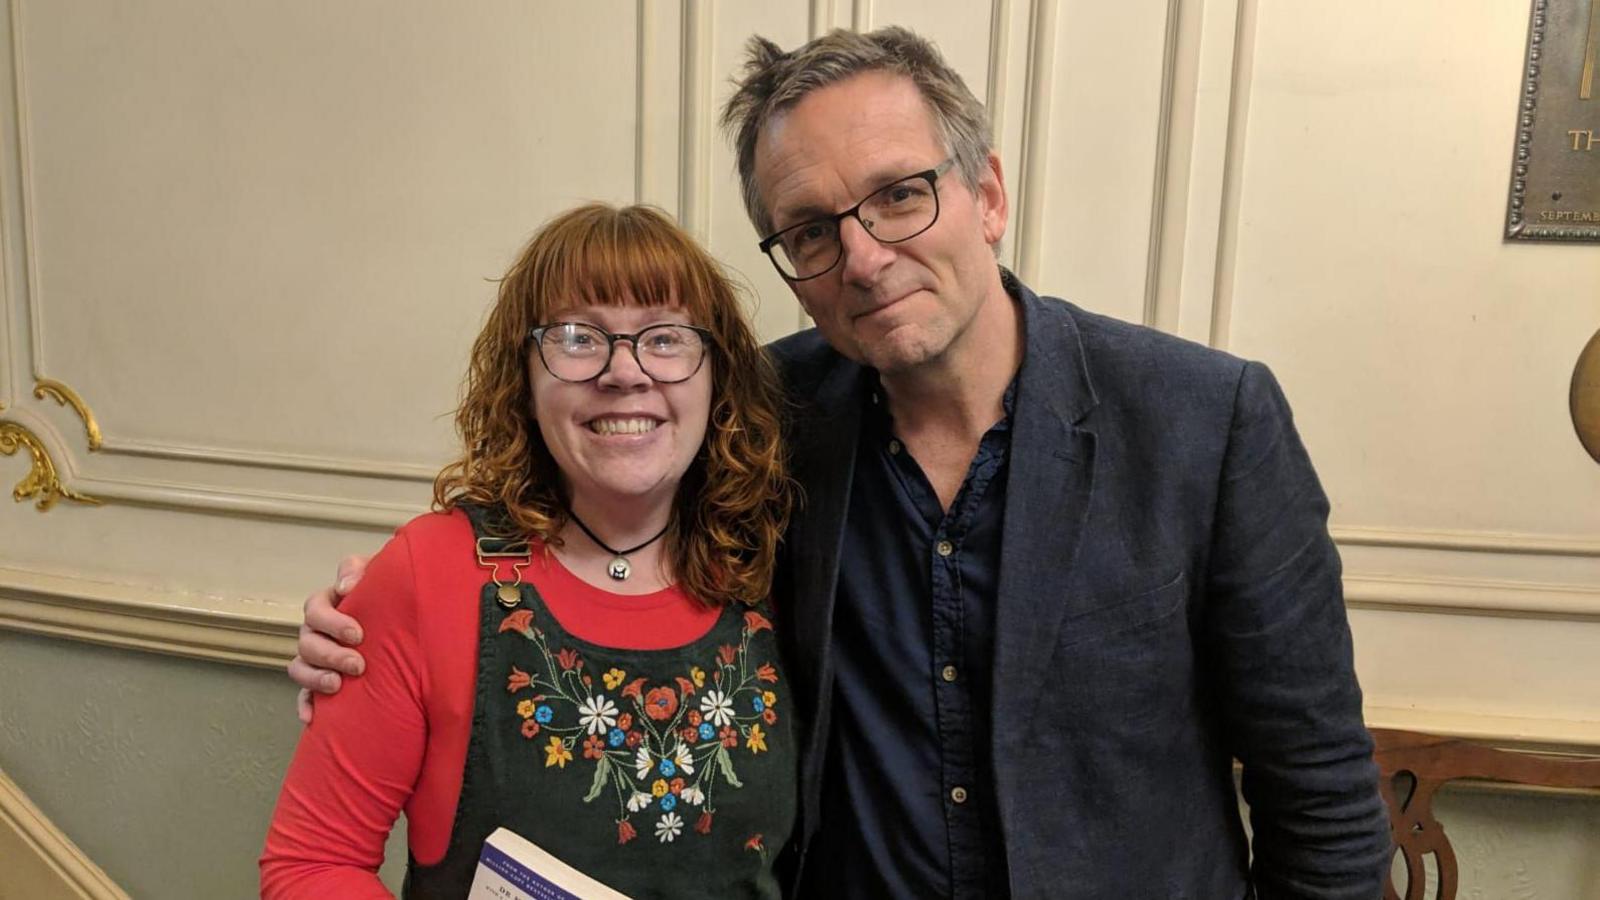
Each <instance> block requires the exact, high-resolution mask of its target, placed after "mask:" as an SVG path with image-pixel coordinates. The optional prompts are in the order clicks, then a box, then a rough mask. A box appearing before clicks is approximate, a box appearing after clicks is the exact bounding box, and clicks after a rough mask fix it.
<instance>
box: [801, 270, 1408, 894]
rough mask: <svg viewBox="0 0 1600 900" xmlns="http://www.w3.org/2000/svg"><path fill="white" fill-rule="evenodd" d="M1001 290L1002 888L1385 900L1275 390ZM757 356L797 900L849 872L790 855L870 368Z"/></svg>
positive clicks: (1343, 665) (1312, 497) (821, 700)
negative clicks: (1004, 340)
mask: <svg viewBox="0 0 1600 900" xmlns="http://www.w3.org/2000/svg"><path fill="white" fill-rule="evenodd" d="M1005 277H1006V279H1007V285H1008V287H1009V288H1011V289H1012V290H1013V293H1014V295H1015V296H1017V297H1018V302H1019V304H1020V306H1021V311H1022V320H1023V326H1024V332H1025V341H1026V351H1025V355H1024V358H1023V363H1022V368H1021V371H1020V373H1019V374H1018V385H1017V395H1016V407H1015V412H1014V416H1013V422H1012V427H1013V431H1012V437H1011V441H1012V443H1011V454H1010V463H1009V472H1008V474H1007V476H1006V483H1005V484H1006V509H1005V521H1004V526H1003V531H1002V549H1001V557H1000V560H1001V562H1000V565H1001V573H1000V581H999V591H998V598H997V602H998V604H999V606H998V610H997V613H996V616H997V633H996V639H995V654H994V659H995V664H994V667H995V671H994V697H993V698H992V704H993V706H992V711H993V722H994V730H993V734H992V735H990V736H989V739H988V741H987V750H988V752H990V753H992V754H993V755H994V767H995V772H996V780H997V782H998V783H997V784H995V785H992V786H991V788H992V789H993V790H994V791H996V796H997V797H998V802H999V809H1000V818H1001V822H1002V828H1003V831H1004V834H1003V838H1004V843H1005V848H1006V860H1007V862H1008V865H1009V869H1010V878H1011V887H1012V894H1013V895H1014V896H1016V897H1052V898H1075V897H1082V898H1144V897H1162V898H1167V897H1174V898H1175V897H1186V898H1206V900H1211V898H1237V897H1244V896H1249V895H1250V893H1251V891H1254V894H1255V896H1258V897H1261V898H1275V897H1318V898H1333V897H1338V898H1346V897H1348V898H1363V900H1365V898H1376V897H1379V896H1381V895H1382V876H1383V873H1384V871H1385V870H1386V869H1387V867H1388V861H1389V832H1388V825H1387V818H1386V815H1385V812H1384V807H1383V803H1382V801H1381V799H1380V798H1379V794H1378V791H1377V778H1378V774H1377V769H1376V767H1375V766H1374V765H1373V762H1372V743H1371V737H1370V735H1369V734H1368V732H1367V730H1366V728H1365V726H1364V724H1363V721H1362V716H1361V692H1360V688H1359V687H1358V686H1357V684H1356V677H1355V672H1354V668H1353V665H1352V660H1351V645H1350V629H1349V624H1348V620H1347V617H1346V615H1345V608H1344V602H1343V595H1342V590H1341V584H1340V564H1339V557H1338V554H1337V552H1336V550H1335V548H1334V545H1333V542H1332V540H1331V539H1330V538H1329V536H1328V530H1327V515H1328V501H1327V498H1326V496H1325V495H1324V494H1323V491H1322V488H1321V486H1320V485H1319V483H1318V481H1317V478H1316V474H1315V473H1314V472H1313V471H1312V468H1311V463H1310V460H1309V459H1308V458H1307V456H1306V452H1305V449H1304V447H1303V446H1302V445H1301V442H1300V439H1299V437H1298V435H1297V434H1296V432H1295V429H1294V425H1293V422H1292V420H1291V416H1290V412H1289V407H1288V404H1287V402H1286V401H1285V400H1284V397H1283V394H1282V393H1281V392H1280V391H1279V389H1278V386H1277V384H1276V382H1275V381H1274V379H1273V377H1272V375H1271V374H1270V373H1269V372H1268V371H1267V369H1266V368H1265V367H1264V366H1262V365H1260V364H1259V363H1251V362H1246V361H1243V360H1240V359H1237V358H1235V357H1232V356H1229V355H1227V354H1225V353H1221V352H1218V351H1215V350H1211V349H1209V348H1206V347H1203V346H1200V345H1197V344H1194V343H1191V342H1188V341H1184V340H1180V339H1178V338H1174V337H1172V336H1170V335H1166V334H1163V333H1161V332H1159V331H1155V330H1152V329H1149V328H1143V327H1139V326H1135V325H1129V324H1127V323H1124V322H1120V321H1117V320H1114V319H1109V318H1106V317H1104V316H1098V315H1093V314H1090V313H1087V312H1085V311H1083V310H1081V309H1079V308H1077V307H1076V306H1073V305H1072V304H1070V303H1066V302H1064V301H1061V300H1057V299H1054V298H1041V297H1039V296H1037V295H1035V294H1034V293H1033V292H1032V291H1030V290H1028V289H1027V288H1026V287H1025V286H1023V285H1021V284H1020V283H1017V282H1016V281H1015V279H1014V278H1012V277H1011V276H1010V275H1009V273H1005ZM771 349H772V352H773V355H774V358H775V360H776V362H777V364H778V366H779V369H780V371H781V373H782V375H783V377H784V381H785V384H786V387H787V389H788V392H789V398H790V402H791V404H792V405H793V409H792V410H791V415H790V422H791V431H790V441H791V453H792V454H793V456H792V458H793V464H794V471H795V475H796V477H797V478H798V479H799V481H800V483H801V485H802V487H803V489H804V491H805V500H804V502H803V504H802V507H801V509H800V511H799V512H798V513H797V515H796V518H795V520H794V522H793V524H792V525H791V528H790V530H789V533H788V535H787V537H786V553H785V554H784V561H783V563H782V564H781V565H782V567H783V568H782V569H780V572H779V575H778V584H777V585H775V591H776V593H777V595H778V597H779V606H778V614H779V615H780V617H781V618H782V619H783V620H784V625H785V627H783V628H781V629H780V634H782V635H785V636H786V637H787V640H788V642H789V646H788V648H787V649H788V650H789V653H790V656H789V663H788V667H789V672H790V677H791V678H792V679H793V681H794V685H795V696H796V697H797V699H799V700H800V701H801V702H802V704H803V706H802V712H804V713H807V716H806V718H807V719H808V720H809V725H808V727H807V730H806V731H805V732H804V738H803V740H804V753H803V758H802V763H801V766H802V772H801V810H802V813H801V815H802V823H801V830H800V835H801V836H800V838H799V844H798V852H797V856H796V859H797V862H798V865H799V866H800V868H801V884H802V885H803V890H802V892H803V893H807V894H812V893H825V892H826V886H827V883H828V881H829V880H830V879H833V878H847V877H849V873H843V872H831V871H828V870H827V861H826V860H819V859H812V860H809V861H807V860H806V846H807V841H808V840H809V836H810V835H811V834H814V833H815V830H816V829H817V828H819V827H821V828H826V827H827V825H828V823H827V822H823V821H818V810H819V809H820V802H821V790H820V782H821V776H822V766H823V760H824V757H825V753H824V750H825V748H826V746H827V740H828V721H829V720H828V712H829V704H830V701H831V699H832V695H833V691H832V677H833V673H832V666H831V660H830V658H829V652H830V646H831V642H830V639H829V631H830V622H831V619H832V615H833V606H834V589H835V583H836V581H837V576H838V569H839V551H840V545H841V542H842V540H843V535H844V519H845V514H846V510H847V509H848V508H849V491H850V483H851V477H852V469H853V464H854V460H855V457H856V441H857V436H858V434H859V431H860V428H859V425H860V417H861V413H862V410H861V402H862V397H863V393H864V392H863V390H862V378H863V377H864V376H865V374H866V373H865V372H864V370H863V369H862V368H861V367H860V366H858V365H856V364H855V363H852V362H850V361H848V360H846V359H844V358H843V357H841V356H839V355H838V354H837V353H835V352H834V351H833V350H832V349H830V348H829V347H828V345H827V344H826V343H825V342H824V341H823V340H822V338H821V336H820V335H818V334H817V333H816V331H815V330H812V331H806V332H802V333H800V334H796V335H793V336H791V337H789V338H785V339H784V340H781V341H779V342H777V343H776V344H774V345H772V348H771ZM931 677H932V676H931V674H930V678H931ZM979 702H982V698H980V701H979ZM858 752H870V749H869V748H858ZM1234 759H1238V760H1239V761H1240V762H1241V764H1242V767H1243V782H1242V786H1243V793H1244V796H1245V798H1246V800H1247V802H1248V803H1249V808H1250V823H1251V829H1252V832H1253V835H1254V841H1253V851H1254V852H1253V858H1252V854H1251V852H1250V851H1251V845H1250V842H1249V841H1248V840H1247V838H1246V836H1245V833H1244V830H1243V827H1242V824H1241V821H1240V816H1239V812H1238V806H1237V802H1236V800H1235V794H1234V780H1233V768H1232V761H1233V760H1234ZM906 827H908V828H914V827H926V824H925V823H923V824H920V825H919V823H906Z"/></svg>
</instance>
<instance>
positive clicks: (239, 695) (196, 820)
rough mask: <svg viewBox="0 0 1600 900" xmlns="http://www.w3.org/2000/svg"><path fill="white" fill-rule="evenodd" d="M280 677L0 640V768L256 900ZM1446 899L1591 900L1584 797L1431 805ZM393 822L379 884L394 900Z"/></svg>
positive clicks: (91, 850)
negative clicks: (1454, 860)
mask: <svg viewBox="0 0 1600 900" xmlns="http://www.w3.org/2000/svg"><path fill="white" fill-rule="evenodd" d="M294 693H295V692H294V689H293V687H292V686H291V685H290V684H289V682H288V679H287V678H285V677H284V676H283V675H282V674H281V673H279V672H275V671H266V670H261V669H252V668H244V667H237V666H228V665H220V664H214V663H205V662H198V661H193V660H187V659H178V658H173V657H167V656H161V655H157V654H149V653H139V652H133V651H125V650H115V649H110V648H104V647H97V646H92V645H89V644H82V643H78V642H74V641H62V640H54V639H49V638H39V637H33V636H28V635H19V634H12V633H8V632H3V631H0V769H3V770H4V771H5V772H6V774H8V775H9V776H11V778H12V779H13V780H14V781H15V782H16V783H17V784H18V786H20V787H21V788H22V789H23V790H24V791H25V792H27V794H28V796H29V797H30V798H31V799H32V800H33V802H34V803H35V804H37V805H38V806H39V808H40V809H41V810H43V812H44V813H45V815H47V816H49V817H50V818H51V819H52V821H54V822H55V824H56V825H57V826H58V827H59V828H60V829H61V830H62V831H64V832H65V833H66V834H67V835H68V836H69V837H70V838H72V840H73V841H74V842H76V843H77V844H78V846H79V847H80V848H82V849H83V851H84V853H86V854H88V856H89V858H90V859H93V860H94V861H95V862H96V863H97V864H98V865H100V867H101V868H103V869H104V870H105V871H106V873H107V874H108V875H110V876H111V878H112V879H113V880H115V881H116V882H117V883H118V884H119V885H121V886H122V887H123V889H124V890H126V891H128V893H130V894H131V895H132V896H134V897H135V898H146V897H149V898H162V900H168V898H170V900H188V898H195V900H201V898H204V900H215V898H230V897H240V898H246V897H253V896H255V895H256V857H257V856H258V855H259V853H260V850H261V842H262V838H263V836H264V835H265V832H266V826H267V820H268V818H269V817H270V816H271V813H272V805H273V803H274V801H275V800H276V797H277V792H278V785H279V782H280V781H281V779H282V777H283V772H284V770H285V768H286V767H287V766H288V762H289V757H290V755H291V754H292V753H293V752H294V745H295V741H296V739H297V737H298V735H299V731H300V726H299V724H298V722H297V721H296V720H295V717H294ZM1436 808H1437V811H1438V813H1439V817H1440V819H1441V820H1442V821H1443V822H1445V824H1446V826H1447V827H1448V828H1449V830H1450V833H1451V835H1452V838H1453V839H1454V841H1455V846H1456V850H1457V853H1458V855H1459V857H1460V862H1461V875H1462V879H1461V897H1462V900H1474V898H1479V900H1490V898H1504V897H1519V898H1529V900H1538V898H1551V900H1565V898H1594V897H1600V798H1594V797H1570V796H1540V795H1526V794H1508V793H1503V792H1487V791H1484V790H1481V789H1473V788H1462V789H1452V790H1447V791H1446V792H1445V793H1444V794H1443V795H1441V796H1440V797H1439V799H1438V800H1437V806H1436ZM404 846H405V845H404V823H402V824H401V827H399V828H397V829H396V833H395V837H394V838H393V839H392V840H391V841H390V845H389V851H388V854H387V858H388V863H387V864H386V866H385V867H384V876H385V881H386V883H388V884H389V885H390V887H391V889H397V888H398V885H399V877H400V875H401V872H402V869H403V867H404V863H405V850H404Z"/></svg>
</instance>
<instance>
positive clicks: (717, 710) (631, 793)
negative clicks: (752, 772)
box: [499, 609, 779, 854]
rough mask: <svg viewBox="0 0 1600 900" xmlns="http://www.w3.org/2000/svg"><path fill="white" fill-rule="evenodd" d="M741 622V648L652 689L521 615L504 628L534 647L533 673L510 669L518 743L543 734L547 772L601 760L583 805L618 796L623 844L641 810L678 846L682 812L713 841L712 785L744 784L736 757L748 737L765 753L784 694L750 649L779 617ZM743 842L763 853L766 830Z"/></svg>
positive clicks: (719, 651) (749, 615)
mask: <svg viewBox="0 0 1600 900" xmlns="http://www.w3.org/2000/svg"><path fill="white" fill-rule="evenodd" d="M743 619H744V621H743V628H742V629H741V631H740V638H739V642H738V643H737V644H722V645H721V646H719V647H717V648H716V651H715V654H714V661H713V662H712V664H711V665H709V666H707V667H705V668H702V667H700V666H689V667H688V669H687V671H686V672H685V674H683V675H675V676H671V677H670V678H668V679H665V680H663V681H659V682H655V683H652V682H651V680H650V679H649V678H647V677H635V678H633V679H632V680H629V679H628V672H626V671H624V670H623V669H621V668H618V667H614V666H605V667H600V666H590V665H589V664H588V661H586V660H585V659H584V657H583V654H582V653H580V652H579V651H577V650H574V649H572V648H570V647H558V648H552V647H551V646H550V643H549V642H548V640H547V638H546V636H545V633H544V632H543V631H542V630H541V629H539V628H537V627H535V626H534V623H533V612H532V611H531V610H527V609H519V610H516V611H514V612H512V613H510V614H509V615H507V616H506V617H505V619H504V620H502V621H501V623H500V626H499V633H504V632H513V633H516V634H518V635H521V636H522V637H523V638H525V639H526V640H528V641H529V642H530V643H531V644H532V645H533V647H534V648H535V650H536V660H535V664H534V665H533V666H530V667H529V671H524V670H523V669H520V668H518V667H515V666H512V667H511V671H510V674H509V675H508V676H507V678H506V690H507V691H508V692H509V693H511V694H520V693H522V692H524V691H527V692H531V693H529V694H528V695H526V696H522V697H520V698H518V700H517V704H516V712H517V716H518V719H519V723H518V727H519V728H520V729H521V734H522V736H523V737H525V738H528V739H530V740H531V739H532V738H534V737H535V736H536V735H540V734H546V735H548V737H549V740H548V742H547V743H546V744H545V745H544V746H542V747H541V748H540V749H541V750H543V752H544V768H552V767H554V768H561V769H565V768H566V766H567V763H569V762H574V759H573V757H574V751H575V750H579V749H580V748H581V756H582V759H583V760H584V763H583V764H584V765H585V766H587V765H588V763H590V762H592V763H593V765H594V769H593V770H592V779H591V782H590V785H589V790H588V792H587V793H586V794H585V795H584V797H583V800H584V802H585V803H593V802H594V801H596V800H598V799H600V798H601V797H602V796H606V795H610V796H612V798H613V800H614V802H615V803H616V805H617V818H616V819H614V820H613V821H614V822H615V824H616V826H617V843H618V844H626V843H628V842H629V841H632V840H634V839H635V838H637V837H638V831H637V829H636V828H635V826H634V824H633V822H632V816H633V815H635V814H651V815H655V816H656V822H655V835H656V839H657V840H658V841H660V842H661V843H670V842H672V841H675V840H676V839H677V838H678V837H679V836H681V835H682V834H683V832H684V829H685V826H686V822H685V820H684V818H683V817H682V816H680V815H679V807H680V806H682V807H684V810H683V814H684V815H688V814H689V810H690V809H691V808H692V809H693V810H694V813H695V821H694V827H693V830H694V832H695V833H696V834H700V835H708V834H710V833H711V830H712V828H713V823H714V822H715V819H716V816H715V813H716V805H715V803H714V794H715V792H716V790H717V789H719V788H723V787H724V785H725V786H726V789H738V788H742V787H743V786H744V784H743V782H741V781H740V780H739V778H738V776H737V775H736V774H735V772H734V764H733V762H734V761H733V756H732V755H731V754H730V753H729V751H731V750H734V749H737V748H738V747H739V745H740V743H741V742H742V743H743V744H744V745H745V746H746V747H748V748H749V749H750V752H751V754H752V755H755V754H760V753H764V752H768V750H769V748H768V744H767V742H768V740H769V739H770V738H771V737H772V735H771V734H769V733H768V732H767V731H766V730H764V729H763V726H766V727H767V728H770V727H771V726H772V724H773V722H775V721H776V715H775V713H774V712H773V707H774V706H776V705H777V704H778V699H779V695H778V694H777V692H776V691H774V690H772V689H770V688H769V687H767V685H777V683H778V671H777V669H776V667H774V666H773V664H772V663H770V662H766V661H762V662H760V663H759V664H758V663H757V662H756V660H753V659H751V658H750V657H751V655H752V654H751V648H750V642H751V637H752V636H753V635H755V634H757V633H758V632H761V631H770V630H771V629H772V622H771V621H770V620H769V619H768V618H767V617H766V616H764V615H762V614H761V613H759V612H756V611H754V610H747V611H745V612H744V614H743ZM585 672H596V673H599V675H598V677H597V678H595V677H591V676H589V675H586V674H585ZM708 676H709V678H708ZM596 681H597V682H598V684H596V683H595V682H596ZM708 682H709V684H708ZM596 689H603V691H604V692H603V693H597V692H596ZM585 771H589V770H588V769H587V768H585ZM745 846H746V848H747V849H750V850H756V851H758V852H760V853H763V854H765V852H766V848H765V846H763V845H762V844H761V836H760V835H756V836H755V837H753V838H751V839H750V841H747V842H746V845H745Z"/></svg>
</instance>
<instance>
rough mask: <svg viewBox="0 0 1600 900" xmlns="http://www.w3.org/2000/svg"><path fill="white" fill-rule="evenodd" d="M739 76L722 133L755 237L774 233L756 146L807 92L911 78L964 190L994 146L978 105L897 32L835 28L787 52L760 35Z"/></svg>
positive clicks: (955, 78)
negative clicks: (868, 79)
mask: <svg viewBox="0 0 1600 900" xmlns="http://www.w3.org/2000/svg"><path fill="white" fill-rule="evenodd" d="M745 52H746V59H745V64H744V77H743V78H739V79H736V80H735V84H736V85H737V87H738V89H737V90H736V91H734V94H733V96H732V97H730V98H728V104H727V106H725V107H723V109H722V129H723V131H724V132H726V133H727V134H729V135H731V136H732V137H733V141H734V149H735V151H736V152H737V154H738V166H739V186H740V188H741V190H742V191H743V193H744V208H745V212H747V213H749V215H750V221H751V222H752V223H754V225H755V226H756V231H758V232H760V233H761V234H763V235H764V234H768V233H769V232H771V231H772V216H771V215H770V214H769V212H768V210H767V209H766V207H765V206H764V205H763V204H762V202H761V194H760V191H759V190H757V188H756V179H755V167H756V139H757V138H758V137H759V136H760V135H761V130H762V129H763V128H765V127H766V125H767V123H769V122H771V121H772V120H773V119H774V118H775V117H777V116H780V115H782V114H783V113H784V112H786V111H787V110H789V109H791V108H793V107H794V105H795V104H796V103H799V102H800V100H801V99H802V98H804V97H805V96H806V95H807V94H809V93H811V92H812V91H814V90H816V89H818V88H822V87H827V86H828V85H830V84H836V83H838V82H841V81H844V80H846V79H848V78H851V77H853V76H855V75H860V74H862V73H864V72H890V73H893V74H896V75H904V76H905V77H907V78H909V79H911V82H912V83H913V84H915V85H916V86H917V90H918V91H919V92H921V94H922V99H923V100H924V101H925V102H926V103H927V105H928V111H929V113H930V114H931V115H932V116H933V125H934V132H935V135H936V136H937V137H938V138H939V140H940V142H941V143H943V144H944V149H945V152H946V154H947V155H948V156H949V157H950V158H952V159H954V160H955V169H956V171H957V172H959V173H960V174H961V180H962V181H963V182H965V183H966V185H967V188H968V190H977V187H978V179H979V178H980V177H981V176H982V174H983V170H984V168H985V167H986V166H987V165H988V163H989V150H990V147H992V146H993V140H992V138H991V137H990V132H989V117H988V115H987V114H986V113H985V112H984V109H983V104H982V103H981V102H979V100H978V98H977V97H974V96H973V95H972V91H970V90H968V89H967V84H966V82H964V81H962V80H961V76H960V75H958V74H956V70H955V69H952V68H951V67H950V65H949V63H946V62H945V61H944V57H943V56H942V55H940V53H939V50H938V48H937V47H935V46H934V45H933V43H932V42H931V41H929V40H927V39H926V38H922V37H918V36H917V35H915V34H913V33H911V32H910V31H907V30H906V29H904V28H900V27H898V26H890V27H888V28H880V29H878V30H876V31H869V32H867V33H865V34H858V33H856V32H853V31H846V30H844V29H842V28H836V29H834V30H833V31H830V32H828V33H827V34H825V35H823V36H821V37H819V38H815V39H813V40H811V41H808V42H806V43H805V44H804V45H802V46H800V47H799V48H797V49H795V50H791V51H789V52H788V53H785V52H783V50H782V49H780V48H779V47H778V45H777V44H774V43H773V42H772V41H769V40H767V39H766V38H764V37H761V36H759V35H757V36H755V37H752V38H750V42H749V43H748V44H746V45H745Z"/></svg>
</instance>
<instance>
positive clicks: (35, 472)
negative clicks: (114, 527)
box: [0, 422, 100, 512]
mask: <svg viewBox="0 0 1600 900" xmlns="http://www.w3.org/2000/svg"><path fill="white" fill-rule="evenodd" d="M21 449H26V450H27V451H28V455H29V457H31V458H32V461H33V465H32V467H31V468H29V470H28V474H27V475H25V476H24V477H23V479H22V480H21V481H19V482H17V486H16V487H15V488H14V489H13V490H12V491H11V499H13V500H15V501H17V502H18V503H22V502H24V501H26V500H28V499H29V498H38V499H37V500H36V502H35V503H34V506H35V507H37V508H38V510H39V511H40V512H45V511H46V510H48V509H50V507H52V506H55V505H56V501H57V500H60V499H67V500H71V501H73V502H75V503H85V504H88V505H90V506H99V505H100V501H99V500H96V499H95V498H93V497H90V496H87V495H85V494H80V493H78V492H77V491H74V490H72V489H71V488H69V487H67V486H66V485H64V484H62V483H61V478H60V476H59V475H57V474H56V465H55V463H53V462H51V461H50V454H49V453H47V452H46V451H45V449H44V444H43V443H41V442H40V441H39V438H38V437H37V436H36V435H34V433H33V432H31V431H29V430H28V429H27V428H24V427H23V426H22V425H20V424H18V423H16V422H0V453H3V454H5V455H6V456H12V455H14V454H16V452H17V451H18V450H21Z"/></svg>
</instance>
